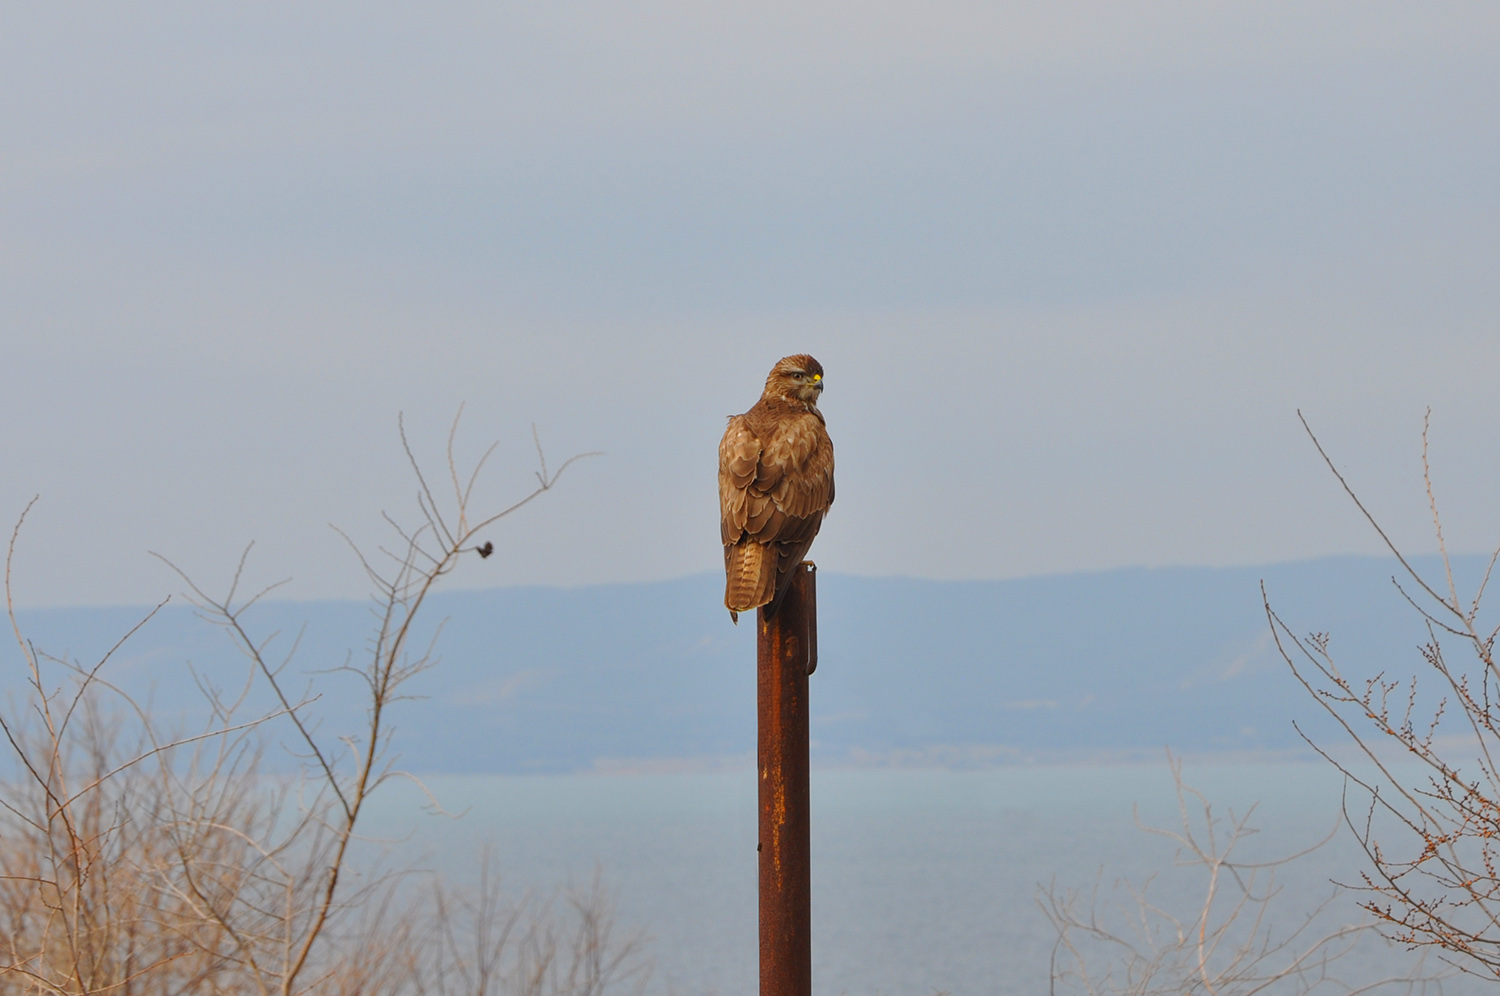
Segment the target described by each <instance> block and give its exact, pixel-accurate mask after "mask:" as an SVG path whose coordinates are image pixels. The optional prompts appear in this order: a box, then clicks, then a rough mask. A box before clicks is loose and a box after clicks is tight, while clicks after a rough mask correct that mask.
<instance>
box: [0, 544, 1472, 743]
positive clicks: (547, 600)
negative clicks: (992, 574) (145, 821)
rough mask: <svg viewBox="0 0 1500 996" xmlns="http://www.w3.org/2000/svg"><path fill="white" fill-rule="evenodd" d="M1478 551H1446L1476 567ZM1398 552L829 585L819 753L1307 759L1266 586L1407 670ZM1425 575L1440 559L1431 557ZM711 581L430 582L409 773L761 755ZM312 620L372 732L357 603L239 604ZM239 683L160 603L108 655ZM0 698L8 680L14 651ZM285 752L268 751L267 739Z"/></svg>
mask: <svg viewBox="0 0 1500 996" xmlns="http://www.w3.org/2000/svg"><path fill="white" fill-rule="evenodd" d="M1483 565H1484V560H1483V558H1478V557H1464V558H1459V559H1458V560H1457V561H1456V566H1457V568H1458V570H1459V572H1460V573H1461V574H1463V575H1464V576H1477V575H1478V573H1479V572H1481V571H1482V570H1483ZM1396 566H1397V565H1395V563H1394V561H1391V560H1388V559H1385V558H1374V557H1336V558H1327V559H1321V560H1312V561H1305V562H1299V563H1290V564H1277V565H1272V566H1267V567H1249V568H1222V569H1215V568H1150V569H1148V568H1127V569H1120V570H1109V571H1100V572H1095V573H1087V574H1069V575H1058V576H1048V577H1034V578H1024V579H1019V580H1009V581H921V580H913V579H904V578H863V577H851V576H847V575H839V574H831V573H820V575H819V576H818V605H819V645H820V662H819V667H818V671H817V674H816V675H814V676H813V678H812V685H811V695H812V703H813V713H812V736H813V741H814V746H813V753H814V758H815V760H816V761H817V762H818V763H821V764H940V765H949V766H965V765H976V764H994V763H1025V762H1027V761H1031V760H1049V759H1065V758H1085V757H1119V756H1132V755H1141V754H1145V755H1148V756H1159V752H1160V751H1161V750H1162V748H1164V747H1168V746H1170V747H1172V748H1173V749H1175V750H1178V751H1183V752H1188V753H1209V752H1267V751H1273V752H1288V751H1292V752H1295V751H1300V750H1305V745H1304V744H1303V742H1302V740H1301V739H1300V738H1299V737H1298V735H1297V733H1296V732H1295V730H1293V728H1292V720H1293V719H1294V718H1295V719H1297V720H1298V721H1299V723H1301V724H1302V725H1303V728H1304V729H1309V730H1311V731H1314V732H1315V733H1318V734H1319V735H1326V736H1329V737H1332V736H1333V734H1332V731H1331V730H1329V728H1328V724H1327V722H1326V721H1325V720H1324V719H1323V717H1322V716H1321V715H1320V710H1319V709H1318V708H1317V706H1316V704H1315V703H1314V702H1313V701H1312V700H1311V698H1310V697H1309V696H1308V695H1307V693H1306V692H1305V691H1304V690H1303V689H1302V688H1301V687H1300V686H1298V685H1297V684H1296V683H1295V681H1294V680H1293V679H1292V677H1291V676H1290V674H1289V673H1288V672H1287V669H1286V666H1285V665H1284V664H1283V663H1282V662H1281V660H1280V658H1279V657H1278V656H1277V655H1276V652H1275V648H1274V646H1273V644H1272V643H1271V640H1270V635H1269V627H1268V625H1267V622H1266V616H1265V611H1264V609H1263V607H1262V603H1261V594H1260V583H1261V581H1262V580H1264V581H1265V583H1266V588H1267V591H1268V593H1269V596H1270V598H1271V601H1272V604H1273V605H1274V606H1275V608H1276V609H1277V611H1278V613H1279V614H1280V615H1281V616H1282V617H1283V618H1284V619H1286V621H1287V622H1288V624H1289V625H1291V626H1292V627H1293V629H1294V630H1296V631H1298V632H1302V631H1306V630H1319V631H1327V632H1329V633H1331V634H1332V637H1333V643H1332V646H1333V649H1334V651H1335V653H1336V654H1338V655H1340V657H1341V658H1342V659H1347V660H1350V661H1354V660H1358V661H1359V662H1360V666H1361V668H1369V670H1371V671H1373V670H1377V669H1379V668H1381V667H1386V668H1389V669H1390V670H1391V672H1392V673H1393V674H1410V673H1412V672H1413V671H1415V670H1416V668H1417V666H1418V664H1419V661H1418V658H1417V652H1416V648H1417V646H1418V645H1420V644H1421V643H1422V642H1424V641H1425V639H1426V636H1425V632H1424V631H1423V630H1422V628H1421V626H1420V625H1419V622H1420V621H1419V620H1418V619H1417V617H1416V615H1415V613H1414V612H1413V611H1412V610H1411V609H1410V608H1409V607H1408V606H1406V605H1405V603H1404V602H1403V601H1402V599H1401V596H1400V595H1399V593H1398V592H1396V591H1395V589H1394V588H1393V586H1392V585H1391V584H1390V580H1389V579H1390V577H1391V575H1392V573H1393V568H1394V567H1396ZM1422 566H1423V567H1433V566H1435V565H1434V564H1432V563H1431V562H1430V561H1423V562H1422ZM721 589H722V579H721V578H719V577H718V576H716V575H707V574H705V575H698V576H694V577H687V578H681V579H677V580H673V581H663V582H651V583H641V584H619V585H598V586H589V587H581V588H500V589H491V590H487V591H457V592H439V593H438V594H437V595H436V596H434V597H433V599H432V600H431V602H430V604H429V606H428V607H427V610H426V611H427V612H428V614H427V615H426V617H425V622H426V626H427V630H426V632H425V633H422V634H418V636H419V638H420V639H421V640H425V639H426V638H427V637H428V636H430V635H431V633H432V630H433V628H434V627H436V625H437V624H438V623H439V622H443V621H444V620H446V622H444V624H443V627H442V631H441V633H440V634H439V637H438V642H437V652H438V655H439V657H440V658H441V660H440V662H439V663H438V664H437V666H435V667H434V668H432V669H431V670H429V671H427V672H425V673H423V674H421V675H419V676H418V677H417V678H416V679H414V680H413V682H412V683H411V685H410V686H409V691H410V693H411V694H413V695H418V696H422V698H420V699H417V700H415V701H409V702H402V703H399V704H398V705H397V707H396V710H395V714H394V716H395V724H396V727H397V730H396V734H395V740H394V749H395V751H396V753H397V754H399V755H400V762H399V766H400V767H403V768H407V769H410V770H413V771H418V772H509V773H524V772H566V771H578V770H591V769H605V770H608V769H612V768H641V767H653V766H656V767H673V766H684V765H686V766H701V765H716V764H749V763H751V758H752V757H753V751H754V746H755V681H754V656H755V633H754V622H753V619H748V618H747V619H744V620H742V621H741V624H740V625H739V626H738V627H735V626H732V625H731V624H730V622H729V619H728V616H727V613H726V612H725V611H724V609H723V608H722V607H721V605H720V599H721V595H722V590H721ZM143 614H144V612H143V611H142V610H133V609H121V608H76V609H52V610H41V611H31V612H25V613H23V614H22V624H23V626H24V627H25V629H26V631H27V634H28V636H29V637H30V638H31V639H32V640H33V641H34V642H35V643H36V644H37V645H38V646H39V647H41V648H43V649H45V650H47V651H49V652H51V653H54V654H59V655H64V656H69V657H73V658H76V659H79V660H82V661H86V662H89V661H94V660H97V659H98V657H99V656H100V655H101V654H102V653H103V652H104V651H105V650H107V649H108V647H109V646H110V645H112V644H113V643H114V642H116V641H117V640H118V639H119V637H120V636H121V635H122V634H124V633H125V632H126V631H127V630H128V629H129V628H130V626H131V625H133V624H134V623H135V622H137V621H138V620H139V619H140V617H141V616H142V615H143ZM250 620H251V623H252V626H253V627H254V628H255V629H256V631H257V632H258V633H260V634H263V635H266V634H270V633H273V632H276V631H279V632H280V633H281V635H280V636H279V637H278V638H277V639H276V640H274V641H273V643H272V652H273V656H274V655H275V654H276V653H278V652H280V653H284V652H285V651H286V649H287V648H289V647H290V644H291V638H292V637H293V636H294V635H295V634H296V633H297V632H298V631H299V630H302V631H303V635H302V639H301V646H300V648H299V650H298V654H297V656H296V658H295V659H294V660H293V663H292V664H291V666H290V668H289V671H288V673H289V674H295V675H296V679H295V681H294V682H293V684H294V685H295V686H296V688H297V689H298V690H301V689H302V688H303V687H304V686H305V685H310V687H312V688H314V689H315V690H316V691H317V692H319V693H321V694H320V698H319V700H318V701H317V702H316V703H315V704H314V705H313V706H312V707H311V708H312V710H313V712H314V714H315V715H317V716H319V717H320V718H321V723H322V730H323V731H324V732H326V733H328V734H332V733H334V732H343V731H347V730H357V729H358V727H359V724H360V722H361V716H362V713H361V709H360V706H359V703H360V701H361V700H360V699H359V697H358V688H357V686H356V684H355V683H354V682H355V679H353V678H352V676H350V675H348V674H343V673H319V674H307V675H306V676H304V675H303V674H301V673H300V672H313V671H326V670H327V669H330V668H337V667H338V666H339V665H341V664H343V663H344V662H345V660H346V659H348V657H349V655H350V654H353V655H355V656H357V655H358V653H359V652H360V650H361V648H362V647H363V646H364V642H363V641H364V640H365V638H366V635H367V633H368V630H369V628H370V622H371V617H370V614H369V605H368V603H363V602H354V601H322V602H272V603H267V604H265V605H263V606H259V607H257V609H256V610H254V612H253V613H252V614H251V616H250ZM188 663H191V665H192V667H193V668H194V669H195V670H196V671H197V673H198V674H199V675H201V676H203V677H204V678H206V679H207V680H211V681H213V682H215V683H217V684H219V685H223V686H230V685H234V684H235V683H236V682H239V681H241V680H242V677H243V670H244V666H245V664H244V659H243V658H242V657H240V656H239V655H237V654H236V653H235V651H234V650H233V648H232V646H231V645H230V644H229V642H228V640H227V638H226V637H225V635H224V634H223V633H221V632H219V631H217V630H216V629H215V628H214V627H212V626H210V625H208V624H206V623H204V622H203V621H202V620H200V619H198V618H196V617H195V616H194V614H193V613H192V611H191V610H190V609H189V608H187V607H185V606H180V605H176V604H174V605H169V606H168V607H167V608H166V609H164V610H163V611H162V612H161V613H159V614H158V616H157V617H156V618H155V619H153V620H152V621H151V622H150V623H148V624H147V625H146V626H145V627H143V628H142V630H141V632H139V633H137V634H136V635H135V636H134V637H132V638H131V640H130V641H128V642H127V643H126V644H125V646H124V647H123V648H121V650H120V651H119V652H117V654H116V656H115V658H114V659H112V660H111V661H110V663H109V665H108V666H107V667H106V669H105V672H104V673H105V674H106V675H108V676H109V677H110V680H112V681H113V682H115V683H116V684H119V685H120V686H122V687H124V688H127V689H129V690H131V691H132V692H133V693H134V694H136V695H138V696H142V697H149V698H150V700H151V702H152V708H153V710H154V712H155V713H156V714H157V715H158V716H169V717H170V716H176V717H179V718H180V721H181V722H182V723H184V724H187V725H191V724H192V723H193V722H195V720H196V717H198V716H200V715H201V706H200V699H199V697H198V693H197V691H196V688H195V686H194V683H193V680H192V678H191V677H190V675H189V672H188V670H187V667H186V665H187V664H188ZM0 665H3V667H4V674H5V677H4V679H3V680H0V688H4V689H5V690H7V691H9V692H11V693H12V694H13V693H14V692H15V691H16V690H17V689H18V688H19V683H20V671H19V670H18V665H19V658H18V656H17V654H16V651H15V649H14V647H10V648H8V649H7V650H5V651H0ZM272 754H273V755H276V754H277V752H276V751H275V750H274V749H273V751H272Z"/></svg>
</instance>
